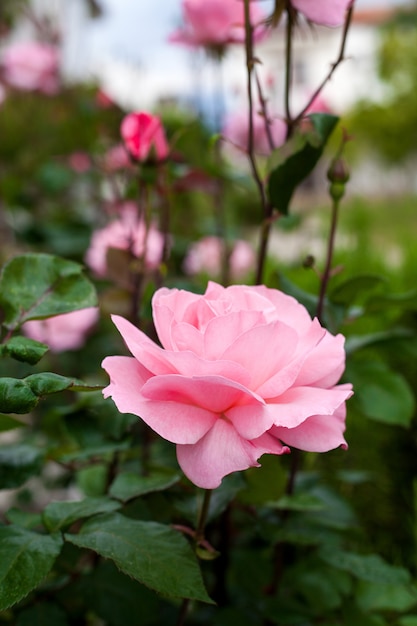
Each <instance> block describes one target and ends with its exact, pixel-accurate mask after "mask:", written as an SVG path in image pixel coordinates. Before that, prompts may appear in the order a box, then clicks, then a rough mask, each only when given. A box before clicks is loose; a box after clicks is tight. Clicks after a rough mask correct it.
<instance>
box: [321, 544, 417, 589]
mask: <svg viewBox="0 0 417 626" xmlns="http://www.w3.org/2000/svg"><path fill="white" fill-rule="evenodd" d="M319 555H320V558H321V559H322V560H323V561H325V562H326V563H328V564H329V565H332V566H333V567H335V568H336V569H341V570H343V571H345V572H349V573H350V574H352V576H354V577H355V578H359V579H360V580H366V581H369V582H371V583H380V584H385V585H404V584H408V583H409V582H410V580H411V576H410V574H409V572H408V571H407V570H406V569H404V568H403V567H397V566H394V565H390V564H389V563H387V562H386V561H384V560H383V559H382V558H381V557H380V556H379V555H378V554H370V555H362V554H355V553H353V552H345V551H342V550H340V551H338V550H335V549H328V548H323V549H322V550H321V551H320V553H319Z"/></svg>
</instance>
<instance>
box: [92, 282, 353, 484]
mask: <svg viewBox="0 0 417 626" xmlns="http://www.w3.org/2000/svg"><path fill="white" fill-rule="evenodd" d="M152 306H153V319H154V323H155V328H156V331H157V333H158V337H159V340H160V342H161V344H162V348H161V347H159V346H158V345H156V344H155V343H154V342H153V341H151V340H150V339H149V338H148V337H147V336H146V335H145V334H144V333H143V332H142V331H140V330H138V329H137V328H135V327H134V326H133V325H132V324H130V322H128V321H127V320H125V319H124V318H122V317H119V316H113V321H114V323H115V324H116V326H117V328H118V330H119V332H120V333H121V335H122V336H123V339H124V340H125V342H126V345H127V347H128V348H129V350H130V351H131V353H132V355H133V356H132V357H127V356H110V357H107V358H105V359H104V361H103V367H104V369H105V370H106V371H107V372H108V374H109V376H110V384H109V385H108V387H106V388H105V389H104V391H103V393H104V396H105V397H106V398H107V397H109V396H111V397H112V398H113V400H114V402H115V403H116V406H117V407H118V409H119V411H121V412H123V413H125V412H126V413H134V414H135V415H138V416H140V417H141V418H142V419H143V420H144V421H145V422H146V423H147V424H148V425H149V426H150V427H151V428H152V429H153V430H154V431H156V432H157V433H158V434H159V435H160V436H161V437H164V438H165V439H167V440H168V441H171V442H173V443H175V444H177V458H178V462H179V464H180V466H181V468H182V470H183V471H184V473H185V474H186V475H187V476H188V478H189V479H190V480H191V481H192V482H193V483H194V484H196V485H197V486H199V487H203V488H206V489H214V488H215V487H217V486H218V485H219V484H220V482H221V480H222V478H223V477H224V476H226V475H227V474H230V473H232V472H236V471H239V470H244V469H247V468H248V467H256V466H258V465H259V464H258V463H257V460H258V459H259V457H261V456H262V455H263V454H264V453H272V454H283V453H286V452H289V449H288V447H287V445H285V444H288V445H291V446H294V447H296V448H300V449H303V450H309V451H317V452H324V451H326V450H330V449H333V448H336V447H338V446H342V447H343V448H346V442H345V439H344V437H343V433H344V430H345V401H346V400H347V398H349V397H350V396H351V394H352V389H351V385H350V384H344V385H337V382H338V381H339V379H340V376H341V375H342V373H343V371H344V367H345V352H344V347H343V346H344V337H343V336H342V335H336V336H333V335H331V334H330V333H329V332H328V331H327V330H325V329H324V328H322V327H321V325H320V323H319V322H318V320H317V319H314V320H311V318H310V316H309V314H308V312H307V310H306V309H305V308H304V307H303V306H302V305H301V304H299V303H298V302H297V301H296V300H294V298H292V297H290V296H288V295H286V294H284V293H282V292H280V291H277V290H275V289H268V288H267V287H264V286H255V287H246V286H244V285H235V286H231V287H227V288H224V287H221V286H220V285H218V284H216V283H209V285H208V287H207V290H206V292H205V294H203V295H196V294H193V293H190V292H187V291H181V290H178V289H166V288H162V289H159V290H158V291H157V292H156V293H155V295H154V298H153V302H152Z"/></svg>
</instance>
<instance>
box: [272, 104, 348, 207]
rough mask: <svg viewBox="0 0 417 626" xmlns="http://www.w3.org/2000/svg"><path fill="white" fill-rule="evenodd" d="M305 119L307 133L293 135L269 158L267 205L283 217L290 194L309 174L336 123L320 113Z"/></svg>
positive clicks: (331, 116)
mask: <svg viewBox="0 0 417 626" xmlns="http://www.w3.org/2000/svg"><path fill="white" fill-rule="evenodd" d="M309 119H310V121H311V126H312V129H311V130H310V131H308V132H305V131H301V130H300V131H296V134H295V135H294V136H293V137H291V139H289V140H288V141H287V143H285V144H284V146H283V147H282V148H278V149H277V150H275V151H274V152H273V153H272V155H271V157H270V158H269V165H268V170H269V179H268V196H269V200H270V202H271V204H272V205H273V206H274V207H275V208H276V209H278V211H279V212H280V213H282V214H283V215H287V214H288V210H289V204H290V201H291V198H292V196H293V194H294V191H295V190H296V189H297V187H298V186H299V185H300V183H301V182H302V181H303V180H304V179H305V178H306V177H307V176H308V175H309V174H310V173H311V172H312V171H313V169H314V167H315V166H316V164H317V162H318V160H319V159H320V157H321V155H322V154H323V150H324V148H325V146H326V143H327V141H328V139H329V137H330V135H331V134H332V132H333V130H334V128H335V126H336V124H337V122H338V121H339V118H338V117H335V116H334V115H327V114H323V113H313V114H312V115H310V116H309Z"/></svg>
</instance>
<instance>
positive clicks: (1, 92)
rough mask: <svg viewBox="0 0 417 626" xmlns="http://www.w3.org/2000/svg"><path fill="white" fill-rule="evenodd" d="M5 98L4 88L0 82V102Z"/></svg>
mask: <svg viewBox="0 0 417 626" xmlns="http://www.w3.org/2000/svg"><path fill="white" fill-rule="evenodd" d="M5 99H6V90H5V88H4V87H3V85H2V84H1V83H0V104H2V103H3V102H4V101H5Z"/></svg>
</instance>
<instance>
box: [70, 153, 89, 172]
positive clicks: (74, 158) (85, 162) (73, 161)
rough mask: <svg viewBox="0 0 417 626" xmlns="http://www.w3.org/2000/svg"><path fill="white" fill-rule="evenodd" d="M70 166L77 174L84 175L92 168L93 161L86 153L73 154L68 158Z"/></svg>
mask: <svg viewBox="0 0 417 626" xmlns="http://www.w3.org/2000/svg"><path fill="white" fill-rule="evenodd" d="M68 165H69V166H70V168H71V169H72V170H73V171H74V172H76V173H77V174H84V173H85V172H88V170H89V169H90V168H91V159H90V157H89V156H88V154H87V153H86V152H81V151H79V152H73V153H72V154H70V155H69V157H68Z"/></svg>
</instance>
